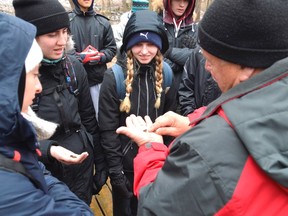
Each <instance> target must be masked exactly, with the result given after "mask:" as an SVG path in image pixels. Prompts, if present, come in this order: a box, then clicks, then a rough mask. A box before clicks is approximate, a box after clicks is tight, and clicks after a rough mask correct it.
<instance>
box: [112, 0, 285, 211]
mask: <svg viewBox="0 0 288 216" xmlns="http://www.w3.org/2000/svg"><path fill="white" fill-rule="evenodd" d="M287 11H288V1H287V0H273V1H269V0H249V1H247V0H215V1H214V2H213V3H212V4H211V6H210V7H209V8H208V10H207V11H206V12H205V14H204V17H203V19H202V20H201V22H200V24H199V44H200V46H201V47H202V51H203V55H204V56H205V58H206V64H205V67H206V69H207V70H208V71H209V72H210V73H211V75H212V77H213V78H214V79H215V81H216V82H217V83H218V85H219V87H220V89H221V91H222V92H223V94H222V95H221V96H220V97H219V98H218V99H217V100H215V101H214V102H212V103H211V104H209V105H208V106H207V107H206V108H202V109H200V110H196V111H195V112H194V113H192V114H191V115H189V116H188V117H183V116H180V115H177V114H175V113H173V112H169V113H166V114H164V115H163V116H161V117H159V118H158V119H156V121H155V123H154V124H152V122H151V121H150V120H149V119H148V118H145V120H144V119H142V118H139V117H136V116H130V117H128V118H127V119H126V123H127V127H121V128H119V129H118V130H117V133H121V134H125V135H127V136H129V137H131V138H133V139H134V141H135V142H136V143H137V144H138V146H140V147H139V152H138V155H137V157H136V158H135V159H134V171H135V178H134V181H135V182H134V189H135V191H136V194H137V196H138V198H139V206H138V215H141V216H147V215H151V216H152V215H165V216H169V215H181V216H186V215H187V216H188V215H189V216H190V215H221V216H224V215H225V216H226V215H227V216H228V215H229V216H233V215H235V216H236V215H237V216H238V215H247V216H248V215H261V216H271V215H276V216H285V215H287V212H288V204H287V197H288V173H287V169H288V154H287V152H288V145H287V140H288V133H287V130H288V97H287V93H288V91H287V89H288V34H287V32H288V17H287ZM143 128H144V130H143ZM147 131H148V132H147ZM161 135H172V136H175V137H176V136H178V137H177V138H176V139H175V140H174V142H173V143H172V144H170V146H169V148H167V147H166V146H165V145H163V144H161V143H162V142H163V140H162V136H161Z"/></svg>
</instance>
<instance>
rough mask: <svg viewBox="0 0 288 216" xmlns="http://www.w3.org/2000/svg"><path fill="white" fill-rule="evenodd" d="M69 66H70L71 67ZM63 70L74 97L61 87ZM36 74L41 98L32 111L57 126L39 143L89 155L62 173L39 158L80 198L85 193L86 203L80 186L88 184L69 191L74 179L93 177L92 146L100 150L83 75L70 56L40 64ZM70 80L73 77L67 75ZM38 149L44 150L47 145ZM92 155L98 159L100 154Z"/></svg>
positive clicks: (65, 168) (86, 84) (87, 88)
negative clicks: (72, 85) (75, 91)
mask: <svg viewBox="0 0 288 216" xmlns="http://www.w3.org/2000/svg"><path fill="white" fill-rule="evenodd" d="M69 65H70V66H69ZM71 65H73V67H72V66H71ZM67 68H68V70H69V73H70V74H73V70H74V72H75V75H76V78H77V79H76V80H77V88H78V90H79V95H78V96H77V97H76V96H75V95H74V94H72V93H71V92H70V90H69V88H67V87H65V85H66V86H67V83H66V76H64V73H65V71H66V69H67ZM39 71H40V74H41V77H40V81H41V84H42V87H43V91H42V93H41V95H40V96H39V97H37V99H38V102H37V105H38V110H35V111H36V113H37V115H38V116H39V117H40V118H43V119H45V120H48V121H51V122H55V123H57V124H59V127H58V128H57V130H56V132H55V134H54V135H53V136H52V137H51V138H50V140H46V141H43V142H54V141H57V142H58V144H59V145H61V146H63V147H65V148H67V149H69V150H71V151H73V152H75V153H77V154H79V153H82V152H83V151H88V153H89V157H88V158H87V159H86V160H85V161H84V162H83V163H82V164H79V165H73V166H70V167H69V166H66V167H65V166H64V165H63V166H64V170H58V169H57V168H56V167H55V166H54V165H55V164H50V163H49V162H51V161H49V160H47V159H48V158H42V159H44V160H43V162H44V163H45V164H46V166H47V168H48V169H49V170H50V171H51V172H52V174H53V175H55V176H56V177H58V178H59V179H60V180H62V181H64V182H65V183H66V184H67V185H68V186H69V187H70V189H71V190H72V191H73V192H75V193H76V194H77V195H78V196H79V188H80V194H84V195H83V196H86V195H85V194H87V196H88V198H87V197H86V198H83V197H81V196H80V198H82V199H84V200H86V202H87V203H89V199H91V197H90V198H89V191H87V187H88V185H86V187H84V186H83V185H85V184H88V183H90V184H92V183H91V182H87V183H85V182H84V181H81V183H79V185H78V188H77V189H75V190H76V191H75V190H74V188H73V184H74V183H75V179H76V178H78V179H79V178H80V177H81V175H83V176H82V177H81V178H83V179H87V178H88V179H90V176H91V177H92V176H93V145H94V147H95V149H98V148H99V147H100V143H99V131H98V130H99V129H98V124H97V120H96V117H95V111H94V108H93V104H92V99H91V96H90V91H89V86H88V81H87V75H86V72H85V70H84V68H83V66H82V65H81V63H80V62H79V61H78V60H77V59H76V58H75V57H74V56H69V57H68V58H67V57H66V58H63V59H62V60H61V61H60V62H58V63H56V64H50V63H49V64H47V63H44V62H42V66H41V67H40V70H39ZM71 78H73V77H72V76H71ZM56 86H57V87H56ZM34 105H35V104H34ZM42 146H44V147H45V146H49V145H42ZM100 148H101V147H100ZM42 150H43V149H42ZM96 152H97V151H96ZM46 154H48V155H49V152H46ZM44 155H45V154H44ZM96 156H99V157H101V155H96ZM45 159H46V160H45ZM71 169H72V170H71ZM68 170H70V171H68ZM73 170H74V171H73ZM89 170H90V171H89ZM76 172H77V173H76ZM91 172H92V173H91ZM84 176H85V177H84ZM91 180H92V179H91ZM73 182H74V183H73ZM81 184H83V185H81ZM90 186H91V185H90ZM81 188H82V189H81Z"/></svg>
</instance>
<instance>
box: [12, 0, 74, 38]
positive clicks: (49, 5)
mask: <svg viewBox="0 0 288 216" xmlns="http://www.w3.org/2000/svg"><path fill="white" fill-rule="evenodd" d="M13 6H14V9H15V15H16V16H17V17H20V18H22V19H24V20H26V21H28V22H30V23H32V24H34V25H35V26H36V27H37V36H39V35H43V34H47V33H50V32H54V31H57V30H59V29H61V28H65V27H67V28H68V27H69V17H68V13H67V12H66V10H65V8H64V7H63V6H62V4H61V3H60V2H59V1H58V0H13Z"/></svg>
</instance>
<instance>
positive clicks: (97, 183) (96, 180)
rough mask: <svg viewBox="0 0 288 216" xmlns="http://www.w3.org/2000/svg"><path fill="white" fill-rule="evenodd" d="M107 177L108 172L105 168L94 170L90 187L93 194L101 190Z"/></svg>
mask: <svg viewBox="0 0 288 216" xmlns="http://www.w3.org/2000/svg"><path fill="white" fill-rule="evenodd" d="M107 179H108V172H107V170H106V169H103V170H96V173H95V175H94V176H93V188H92V194H93V195H95V194H98V193H99V192H100V191H101V189H102V187H103V185H104V184H105V183H106V181H107Z"/></svg>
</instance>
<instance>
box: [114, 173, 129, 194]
mask: <svg viewBox="0 0 288 216" xmlns="http://www.w3.org/2000/svg"><path fill="white" fill-rule="evenodd" d="M110 178H111V185H112V190H113V191H114V192H115V193H117V194H118V195H120V196H121V197H123V198H131V197H132V196H133V193H132V186H131V184H130V182H129V181H128V179H127V178H126V176H125V175H124V173H123V172H122V173H119V174H117V175H115V174H111V175H110Z"/></svg>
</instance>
